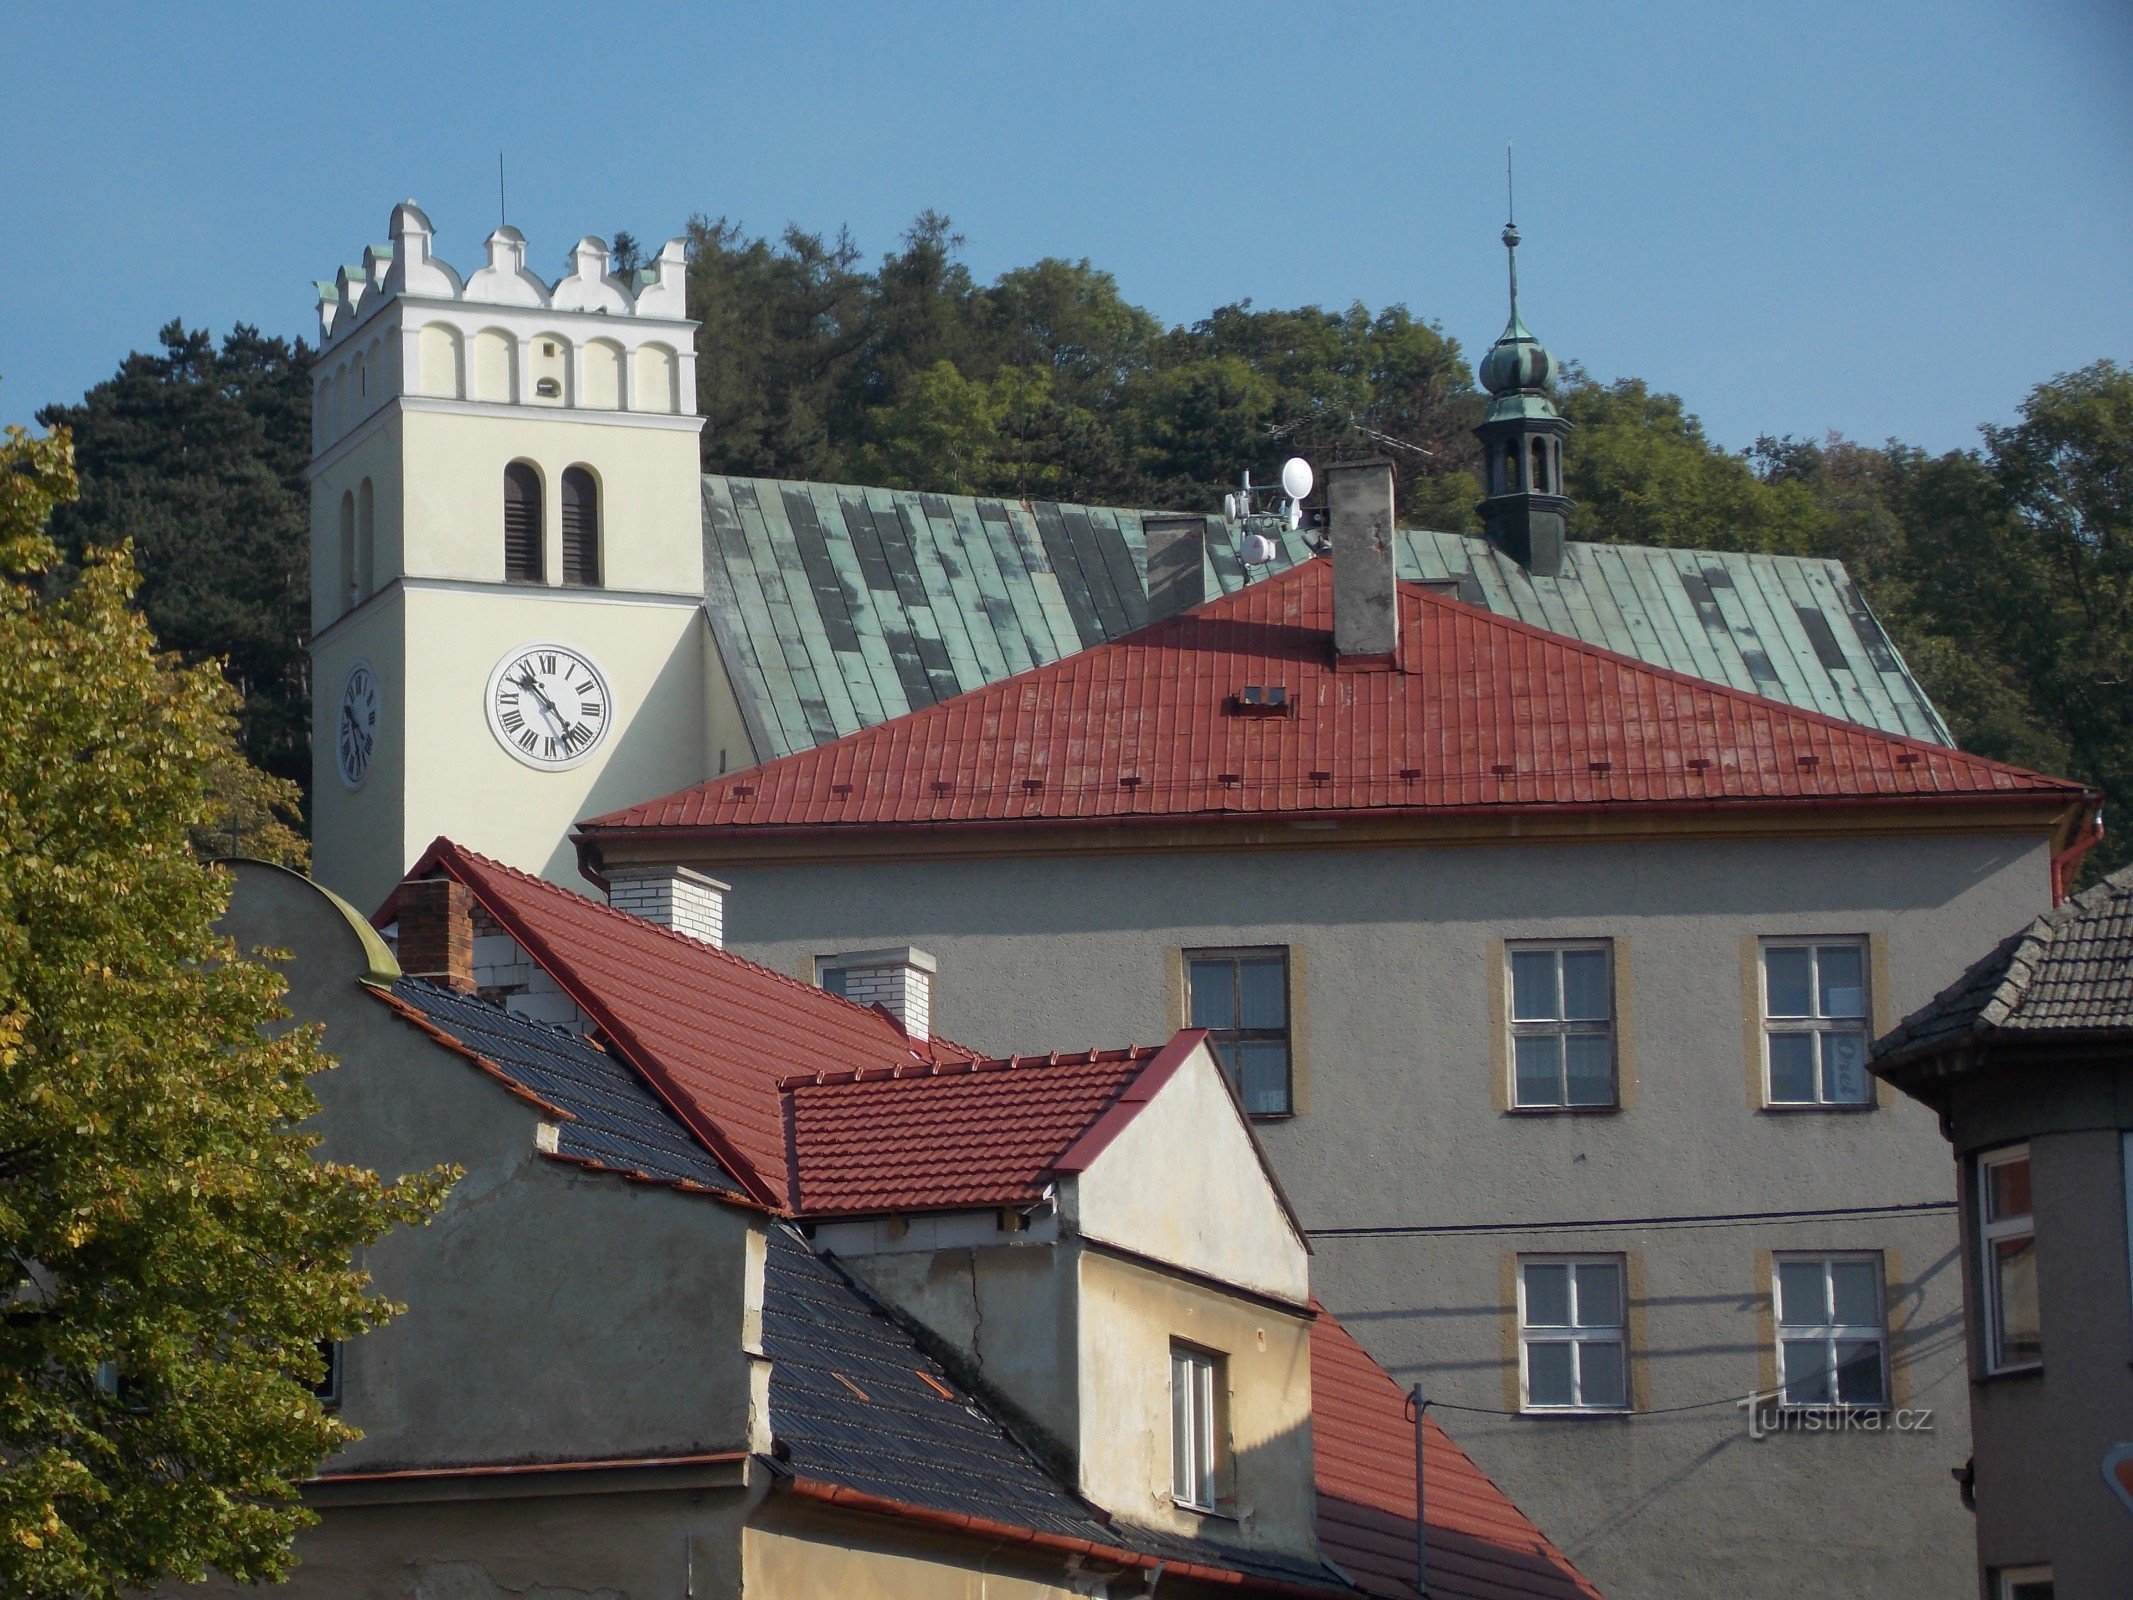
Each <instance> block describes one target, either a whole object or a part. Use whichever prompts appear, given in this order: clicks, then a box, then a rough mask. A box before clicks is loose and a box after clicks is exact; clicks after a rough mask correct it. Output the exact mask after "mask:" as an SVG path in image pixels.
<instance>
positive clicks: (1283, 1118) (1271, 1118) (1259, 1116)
mask: <svg viewBox="0 0 2133 1600" xmlns="http://www.w3.org/2000/svg"><path fill="white" fill-rule="evenodd" d="M1244 1115H1245V1119H1246V1120H1247V1121H1250V1122H1294V1121H1295V1120H1296V1113H1295V1112H1294V1111H1247V1112H1245V1114H1244ZM1179 1504H1180V1505H1182V1504H1184V1502H1183V1501H1180V1502H1179Z"/></svg>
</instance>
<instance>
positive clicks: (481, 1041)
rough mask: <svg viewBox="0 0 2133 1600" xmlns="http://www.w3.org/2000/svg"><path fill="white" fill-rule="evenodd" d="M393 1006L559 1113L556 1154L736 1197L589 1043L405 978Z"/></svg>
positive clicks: (626, 1073)
mask: <svg viewBox="0 0 2133 1600" xmlns="http://www.w3.org/2000/svg"><path fill="white" fill-rule="evenodd" d="M392 992H393V997H394V998H395V999H396V1000H399V1001H401V1002H402V1003H403V1004H406V1005H409V1006H412V1007H413V1008H414V1009H415V1010H417V1011H419V1012H420V1013H421V1014H422V1016H423V1018H424V1019H425V1020H426V1021H427V1022H428V1023H429V1024H430V1026H432V1027H434V1028H436V1029H437V1030H438V1031H439V1032H441V1033H444V1034H446V1035H448V1036H449V1037H450V1038H452V1039H453V1040H455V1041H456V1042H457V1043H458V1044H460V1045H461V1046H462V1047H463V1048H465V1049H466V1050H468V1051H470V1052H471V1053H473V1054H474V1055H477V1056H479V1057H480V1058H481V1059H482V1060H483V1061H484V1062H486V1063H488V1064H489V1065H490V1066H491V1067H494V1068H495V1069H496V1070H497V1071H498V1072H500V1073H502V1074H503V1075H504V1077H506V1078H507V1079H509V1080H510V1081H511V1082H512V1083H514V1084H516V1085H518V1087H519V1088H521V1089H524V1090H525V1091H526V1092H527V1093H528V1094H530V1095H532V1096H533V1097H534V1098H535V1099H537V1100H540V1101H542V1102H543V1103H544V1104H547V1105H549V1106H552V1107H554V1108H555V1109H556V1110H558V1111H561V1112H563V1113H565V1114H566V1115H565V1118H564V1120H562V1121H561V1122H559V1123H558V1124H557V1127H558V1133H557V1149H556V1153H557V1154H558V1155H564V1156H572V1157H575V1158H577V1159H579V1160H582V1161H591V1162H595V1163H597V1164H598V1165H600V1166H603V1167H613V1168H615V1169H617V1170H618V1171H622V1172H634V1173H639V1174H641V1175H643V1176H644V1177H647V1178H659V1179H663V1180H665V1181H667V1182H673V1183H699V1184H702V1185H703V1186H704V1187H705V1188H707V1189H717V1190H722V1191H724V1192H726V1193H728V1194H740V1193H743V1190H742V1189H741V1186H740V1185H739V1184H738V1183H736V1182H734V1180H733V1177H732V1175H731V1174H729V1173H728V1172H727V1171H726V1169H725V1168H724V1167H722V1166H720V1165H719V1164H718V1162H717V1161H716V1160H714V1159H713V1158H712V1156H711V1154H710V1153H709V1152H708V1151H707V1150H705V1149H704V1147H703V1144H702V1143H701V1142H700V1141H699V1140H698V1139H697V1138H696V1136H695V1135H694V1134H692V1133H691V1132H689V1130H688V1129H687V1128H686V1127H684V1126H683V1125H682V1124H681V1122H680V1121H679V1120H678V1119H677V1118H676V1117H675V1116H674V1114H673V1113H672V1112H670V1111H669V1110H667V1108H666V1107H665V1106H664V1105H662V1104H661V1103H660V1101H659V1099H658V1097H657V1096H656V1095H654V1094H653V1093H652V1091H651V1090H650V1089H648V1088H646V1087H645V1085H644V1082H643V1080H642V1079H640V1078H639V1077H638V1076H637V1074H636V1071H635V1070H634V1069H633V1068H631V1067H630V1066H629V1065H628V1063H626V1062H624V1061H621V1060H618V1059H617V1058H616V1057H614V1056H611V1055H609V1054H608V1053H607V1052H606V1051H605V1050H603V1049H601V1048H600V1047H599V1046H598V1045H596V1044H591V1043H589V1042H587V1041H586V1040H584V1039H580V1038H578V1037H577V1036H575V1035H574V1034H569V1033H564V1032H562V1031H560V1030H558V1029H555V1028H551V1027H548V1026H547V1025H546V1024H543V1023H538V1022H532V1021H529V1020H527V1019H526V1018H524V1017H514V1016H512V1015H511V1014H510V1013H509V1012H507V1011H505V1010H504V1009H503V1008H502V1007H500V1006H496V1005H492V1004H491V1003H490V1002H488V1001H486V1000H477V999H475V998H473V997H472V996H469V995H462V994H455V993H453V992H452V991H451V990H449V989H442V988H438V987H437V986H436V985H434V984H428V983H423V982H421V981H420V980H418V979H415V978H402V979H400V980H399V981H398V982H396V983H395V984H394V985H393V989H392Z"/></svg>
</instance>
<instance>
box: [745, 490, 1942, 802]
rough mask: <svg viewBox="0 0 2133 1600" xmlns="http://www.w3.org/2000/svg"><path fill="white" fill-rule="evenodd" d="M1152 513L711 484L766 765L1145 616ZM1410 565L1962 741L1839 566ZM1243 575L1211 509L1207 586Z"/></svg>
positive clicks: (1598, 558) (1510, 602)
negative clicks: (1147, 523) (1146, 529)
mask: <svg viewBox="0 0 2133 1600" xmlns="http://www.w3.org/2000/svg"><path fill="white" fill-rule="evenodd" d="M1155 514H1156V513H1153V512H1143V511H1134V510H1128V509H1125V508H1122V507H1115V506H1078V505H1066V504H1060V503H1055V502H1052V501H1041V500H1039V501H1031V500H999V499H975V498H971V497H968V496H963V495H939V494H921V493H918V492H916V491H912V490H903V489H894V490H892V489H866V488H857V487H853V486H849V485H844V484H825V483H792V482H783V481H779V480H774V479H768V478H734V477H706V478H705V479H704V480H703V520H704V598H705V605H706V609H707V611H708V613H709V616H710V619H711V626H712V630H713V633H714V636H715V638H716V640H717V644H718V648H719V652H720V655H721V657H722V658H723V659H724V661H725V662H726V665H727V668H728V676H729V677H730V679H731V680H732V682H733V684H734V688H735V692H736V694H737V695H738V696H739V698H740V701H741V714H742V717H743V719H744V720H745V721H746V722H747V724H748V729H749V738H750V740H751V742H752V743H753V744H754V745H755V747H756V755H757V756H758V758H760V759H762V760H770V759H772V758H774V757H777V756H783V755H790V754H792V753H793V752H794V751H796V750H807V749H811V748H813V747H814V746H816V745H820V744H826V743H827V742H829V741H830V740H832V739H836V738H841V737H842V736H843V735H845V734H848V733H856V732H857V731H858V730H860V729H861V728H869V727H872V726H874V725H875V724H876V723H880V722H885V721H887V720H888V719H889V718H891V717H895V716H900V715H902V714H903V713H904V712H907V711H912V710H916V709H918V708H919V707H921V706H927V705H932V704H934V703H936V702H938V701H941V700H945V699H948V698H949V697H951V696H953V695H957V694H962V693H964V692H966V691H968V690H971V689H977V688H981V687H983V686H984V685H985V684H988V683H993V682H997V681H998V680H999V679H1001V678H1005V677H1009V676H1011V675H1013V674H1015V673H1018V672H1024V671H1027V670H1028V669H1029V668H1031V667H1036V666H1043V665H1045V664H1047V663H1049V662H1053V661H1057V660H1059V659H1060V658H1061V657H1062V656H1067V655H1071V654H1073V653H1074V652H1075V651H1077V650H1083V649H1086V648H1088V647H1089V646H1090V645H1093V644H1098V643H1101V642H1102V641H1104V640H1107V639H1115V638H1117V637H1118V636H1119V635H1120V634H1123V633H1128V632H1131V631H1132V630H1133V629H1135V628H1138V627H1140V626H1142V625H1143V624H1144V623H1145V622H1146V621H1147V620H1148V600H1147V586H1146V579H1145V576H1144V572H1145V566H1146V554H1145V539H1144V535H1143V522H1144V519H1145V518H1147V517H1149V516H1152V515H1155ZM1400 537H1401V545H1400V575H1401V576H1402V577H1404V578H1409V579H1417V580H1423V581H1429V582H1436V583H1443V584H1446V585H1452V586H1456V589H1457V592H1458V594H1459V596H1460V598H1461V599H1463V600H1465V601H1467V602H1468V603H1469V604H1472V605H1478V606H1483V607H1486V608H1487V609H1489V610H1490V611H1494V612H1497V613H1499V614H1501V615H1504V616H1511V617H1516V618H1518V619H1520V620H1521V621H1524V622H1530V623H1533V624H1534V625H1536V626H1538V627H1542V628H1546V629H1548V630H1550V631H1551V632H1555V633H1561V634H1566V635H1569V636H1570V637H1573V638H1577V639H1582V640H1584V641H1585V642H1586V643H1588V644H1595V645H1599V646H1601V647H1602V648H1605V649H1609V650H1615V651H1619V652H1621V653H1622V654H1624V655H1629V656H1635V657H1637V658H1638V659H1640V660H1644V661H1648V662H1650V663H1652V664H1653V665H1655V666H1662V667H1669V668H1672V669H1673V670H1675V671H1677V672H1685V673H1689V674H1691V675H1693V676H1696V677H1700V678H1705V679H1708V680H1710V681H1712V682H1714V683H1723V684H1727V685H1730V686H1731V687H1733V688H1736V689H1743V690H1746V691H1748V692H1749V693H1751V694H1760V695H1766V696H1768V697H1769V698H1771V699H1774V700H1782V701H1785V702H1787V703H1789V704H1792V705H1796V706H1800V707H1803V708H1805V709H1807V710H1810V711H1820V712H1823V713H1826V714H1827V715H1830V716H1834V717H1841V718H1843V719H1844V720H1846V721H1848V722H1857V723H1863V724H1865V725H1866V726H1868V727H1873V728H1879V729H1882V730H1883V731H1884V732H1888V733H1897V734H1904V735H1908V736H1910V737H1912V738H1918V739H1927V740H1931V741H1933V742H1935V743H1938V744H1951V743H1953V742H1954V741H1953V740H1952V739H1951V738H1950V737H1949V735H1948V730H1947V728H1946V726H1945V725H1944V724H1943V723H1942V722H1941V720H1940V717H1939V715H1938V713H1936V712H1935V711H1934V709H1933V707H1932V704H1931V703H1930V702H1929V701H1928V700H1927V698H1926V695H1925V692H1924V690H1922V689H1921V688H1920V687H1919V686H1918V684H1917V682H1916V681H1915V680H1914V679H1913V678H1912V677H1911V675H1910V672H1909V671H1908V669H1906V668H1905V666H1904V664H1903V661H1902V659H1901V658H1900V657H1899V656H1898V654H1897V652H1896V647H1895V645H1894V644H1893V643H1892V642H1891V641H1890V639H1889V637H1888V635H1887V634H1886V633H1885V632H1884V631H1883V630H1882V627H1881V624H1880V623H1879V622H1878V621H1877V620H1876V619H1875V617H1874V615H1873V613H1872V612H1871V611H1870V610H1868V608H1867V605H1866V602H1865V601H1864V600H1863V599H1862V598H1861V597H1860V594H1859V591H1858V589H1857V587H1856V586H1855V585H1854V584H1853V583H1852V581H1851V579H1850V577H1849V576H1848V575H1847V574H1846V572H1845V570H1844V566H1843V564H1842V563H1841V562H1837V561H1828V560H1817V559H1810V558H1807V557H1801V556H1764V555H1742V554H1735V553H1728V552H1720V551H1704V550H1664V549H1653V548H1647V547H1644V546H1639V545H1619V544H1575V543H1574V544H1572V545H1571V546H1570V547H1569V550H1568V554H1567V556H1566V558H1565V562H1564V569H1563V573H1562V576H1560V577H1555V578H1536V577H1534V576H1533V575H1532V574H1531V573H1529V572H1527V571H1526V570H1525V568H1523V567H1521V566H1520V565H1519V564H1518V563H1517V562H1515V561H1513V560H1511V559H1510V558H1509V557H1508V556H1505V555H1503V554H1502V553H1501V552H1499V551H1498V550H1496V549H1495V548H1494V547H1493V546H1492V545H1490V544H1489V543H1488V542H1487V541H1486V540H1485V539H1482V538H1479V537H1477V536H1471V535H1466V534H1457V533H1438V532H1430V531H1427V530H1422V529H1410V530H1405V531H1403V532H1402V534H1401V536H1400ZM1278 543H1279V547H1280V548H1279V554H1278V555H1277V556H1276V558H1275V560H1274V562H1273V563H1272V564H1271V565H1270V566H1268V567H1265V568H1261V569H1255V571H1254V572H1251V573H1247V571H1246V569H1245V568H1244V567H1243V566H1242V565H1241V564H1240V563H1239V561H1238V559H1237V552H1236V545H1235V542H1234V538H1233V536H1232V535H1231V534H1230V533H1229V532H1228V531H1227V525H1226V524H1225V523H1224V522H1223V521H1222V520H1221V519H1220V518H1209V519H1207V538H1206V555H1205V559H1204V564H1203V584H1204V586H1205V592H1206V594H1207V596H1208V598H1210V599H1212V598H1213V597H1214V596H1215V595H1217V594H1227V593H1230V592H1232V591H1234V590H1236V589H1239V588H1242V587H1243V586H1244V585H1245V583H1247V582H1248V581H1250V579H1251V578H1253V577H1255V576H1266V575H1268V574H1271V573H1275V572H1280V571H1283V570H1285V569H1287V568H1289V567H1291V566H1294V565H1295V564H1296V563H1297V562H1299V561H1305V560H1309V559H1310V556H1311V550H1310V546H1309V544H1308V542H1307V541H1306V539H1305V538H1304V536H1303V535H1301V534H1297V533H1284V534H1282V536H1281V538H1280V539H1279V541H1278Z"/></svg>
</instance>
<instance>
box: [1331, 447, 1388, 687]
mask: <svg viewBox="0 0 2133 1600" xmlns="http://www.w3.org/2000/svg"><path fill="white" fill-rule="evenodd" d="M1326 532H1327V534H1328V536H1329V539H1330V542H1331V543H1332V545H1333V649H1334V653H1335V654H1336V655H1338V656H1340V657H1341V658H1342V659H1350V658H1358V659H1361V660H1365V661H1368V660H1373V659H1375V660H1389V659H1391V658H1392V657H1394V656H1395V655H1397V654H1398V653H1399V649H1400V599H1399V593H1400V588H1399V583H1398V580H1397V576H1396V552H1395V549H1394V539H1393V518H1392V463H1391V462H1389V461H1336V462H1335V463H1334V464H1333V465H1332V466H1330V467H1328V468H1326Z"/></svg>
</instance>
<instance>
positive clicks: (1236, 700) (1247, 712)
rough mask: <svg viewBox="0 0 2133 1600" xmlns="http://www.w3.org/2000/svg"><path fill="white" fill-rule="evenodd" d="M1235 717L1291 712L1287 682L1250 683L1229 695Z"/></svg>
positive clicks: (1230, 710)
mask: <svg viewBox="0 0 2133 1600" xmlns="http://www.w3.org/2000/svg"><path fill="white" fill-rule="evenodd" d="M1229 714H1230V715H1231V716H1233V717H1285V716H1287V715H1288V714H1289V690H1288V686H1287V685H1286V684H1280V683H1263V684H1262V683H1248V684H1246V685H1245V686H1244V687H1243V688H1241V689H1239V690H1238V691H1237V692H1236V693H1235V694H1233V695H1231V696H1230V697H1229Z"/></svg>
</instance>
